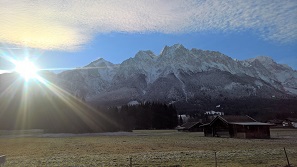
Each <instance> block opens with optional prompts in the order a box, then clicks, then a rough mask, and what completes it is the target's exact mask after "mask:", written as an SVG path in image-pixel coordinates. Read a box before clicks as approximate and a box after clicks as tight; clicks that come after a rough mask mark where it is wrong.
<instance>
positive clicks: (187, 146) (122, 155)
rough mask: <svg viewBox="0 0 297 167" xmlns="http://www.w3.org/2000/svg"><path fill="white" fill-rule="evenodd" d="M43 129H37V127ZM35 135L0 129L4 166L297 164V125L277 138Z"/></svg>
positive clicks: (274, 134)
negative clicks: (285, 151)
mask: <svg viewBox="0 0 297 167" xmlns="http://www.w3.org/2000/svg"><path fill="white" fill-rule="evenodd" d="M37 132H38V131H37ZM37 132H36V131H35V132H34V133H33V134H32V135H30V134H29V133H28V132H26V135H18V134H17V133H16V132H14V133H13V134H9V132H7V131H6V132H3V131H2V132H1V131H0V154H2V155H3V154H4V155H6V156H7V159H6V160H7V162H6V164H5V166H7V167H8V166H105V167H107V166H129V164H130V161H129V160H130V158H132V165H133V166H171V167H173V166H193V167H199V166H201V167H204V166H215V159H214V152H216V154H217V163H218V166H220V167H224V166H225V167H232V166H234V167H240V166H255V167H257V166H259V167H260V166H261V167H262V166H268V167H278V166H279V167H280V166H285V165H286V164H287V162H286V158H285V154H284V151H283V148H284V147H286V150H287V153H288V157H289V160H290V162H291V164H293V165H295V166H297V130H292V129H291V130H290V129H272V130H271V136H272V139H252V140H249V139H232V138H211V137H204V136H203V133H201V132H195V133H183V132H177V131H174V130H162V131H134V132H133V133H107V134H96V135H91V136H89V135H79V136H71V135H63V134H61V135H51V134H49V135H48V134H42V133H40V132H38V133H37Z"/></svg>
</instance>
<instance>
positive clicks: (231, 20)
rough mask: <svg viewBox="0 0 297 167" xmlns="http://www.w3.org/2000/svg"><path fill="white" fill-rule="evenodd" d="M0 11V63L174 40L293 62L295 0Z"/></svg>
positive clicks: (114, 51) (56, 61)
mask: <svg viewBox="0 0 297 167" xmlns="http://www.w3.org/2000/svg"><path fill="white" fill-rule="evenodd" d="M0 11H1V12H2V13H1V15H0V22H1V29H0V57H2V59H0V60H1V62H0V70H5V69H9V68H11V67H10V66H9V63H7V61H5V60H4V59H3V58H5V59H8V58H9V57H10V58H13V59H20V60H21V59H23V58H24V57H26V56H27V57H29V58H30V59H32V61H34V62H35V63H36V64H37V65H38V66H39V67H40V68H46V69H57V68H75V67H82V66H85V65H87V64H89V63H90V62H91V61H94V60H96V59H98V58H104V59H106V60H108V61H111V62H112V63H121V62H122V61H123V60H125V59H127V58H129V57H133V56H134V55H135V54H136V53H137V52H138V51H139V50H152V51H153V52H154V53H155V54H156V55H158V54H159V53H160V52H161V50H162V49H163V47H164V46H165V45H168V46H171V45H173V44H176V43H179V44H183V45H184V46H185V47H186V48H188V49H191V48H198V49H203V50H214V51H220V52H222V53H224V54H226V55H228V56H230V57H232V58H236V59H239V60H244V59H248V58H254V57H256V56H260V55H266V56H271V57H272V58H273V59H274V60H275V61H276V62H278V63H282V64H288V65H289V66H291V67H292V68H294V69H295V70H296V69H297V55H296V53H297V19H296V18H297V1H295V0H283V1H277V0H262V1H246V0H237V1H228V0H222V1H217V0H206V1H205V0H201V1H199V0H184V1H180V0H151V1H148V0H142V1H137V0H130V1H125V2H124V1H119V0H118V1H117V0H110V1H94V0H86V1H70V0H66V1H62V0H52V1H46V0H40V1H38V3H35V2H34V3H33V1H29V0H28V1H26V0H25V1H21V2H18V1H17V2H15V3H11V1H8V0H3V1H1V2H0ZM12 11H13V12H12Z"/></svg>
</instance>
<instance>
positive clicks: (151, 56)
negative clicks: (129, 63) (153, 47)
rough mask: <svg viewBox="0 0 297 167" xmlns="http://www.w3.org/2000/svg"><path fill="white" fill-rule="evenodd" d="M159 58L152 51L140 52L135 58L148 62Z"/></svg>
mask: <svg viewBox="0 0 297 167" xmlns="http://www.w3.org/2000/svg"><path fill="white" fill-rule="evenodd" d="M156 57H157V56H156V55H155V54H154V53H153V52H152V51H150V50H147V51H139V52H138V53H137V54H136V55H135V58H136V59H139V60H146V59H154V58H156Z"/></svg>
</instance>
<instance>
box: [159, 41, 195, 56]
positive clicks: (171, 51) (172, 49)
mask: <svg viewBox="0 0 297 167" xmlns="http://www.w3.org/2000/svg"><path fill="white" fill-rule="evenodd" d="M188 51H189V50H188V49H186V48H185V47H184V46H183V45H181V44H174V45H173V46H165V47H164V49H163V50H162V52H161V54H160V56H174V55H176V54H177V53H183V52H188Z"/></svg>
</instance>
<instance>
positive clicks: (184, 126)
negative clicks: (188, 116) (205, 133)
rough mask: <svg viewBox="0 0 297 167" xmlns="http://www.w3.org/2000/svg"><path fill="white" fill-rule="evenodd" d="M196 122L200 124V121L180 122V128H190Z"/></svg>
mask: <svg viewBox="0 0 297 167" xmlns="http://www.w3.org/2000/svg"><path fill="white" fill-rule="evenodd" d="M197 124H198V125H199V124H202V123H200V122H187V123H184V124H182V125H181V128H182V129H190V128H192V127H193V126H195V125H197Z"/></svg>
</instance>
